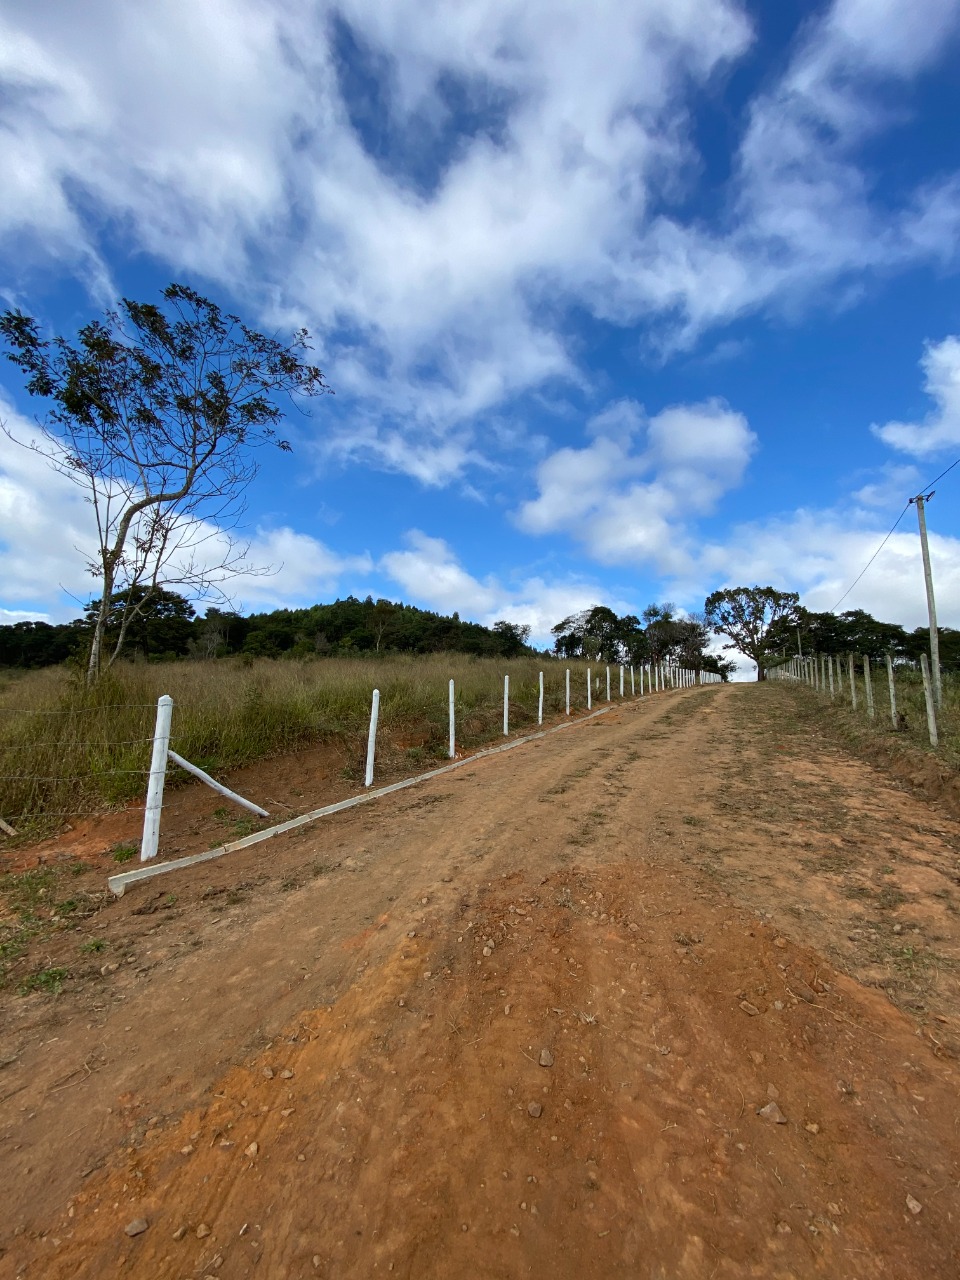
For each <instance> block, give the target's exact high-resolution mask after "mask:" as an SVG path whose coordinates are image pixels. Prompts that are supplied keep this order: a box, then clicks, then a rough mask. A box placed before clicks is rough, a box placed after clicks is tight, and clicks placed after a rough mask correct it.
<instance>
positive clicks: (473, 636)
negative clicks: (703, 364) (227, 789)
mask: <svg viewBox="0 0 960 1280" xmlns="http://www.w3.org/2000/svg"><path fill="white" fill-rule="evenodd" d="M135 590H136V589H135ZM128 605H129V602H128V601H126V599H125V598H119V596H118V598H117V599H116V600H115V601H114V602H113V604H112V607H111V610H110V615H111V617H112V619H113V622H112V627H111V626H108V630H107V637H108V640H109V638H110V635H111V631H112V630H113V629H118V628H119V627H120V626H121V625H122V619H123V618H124V616H129V608H128ZM99 614H100V601H99V600H93V601H91V602H90V604H89V605H88V606H87V608H86V609H85V611H84V615H83V617H80V618H76V619H75V620H74V621H72V622H67V623H61V624H53V623H48V622H39V621H38V622H15V623H12V624H8V625H5V626H0V667H7V668H21V669H23V668H38V667H48V666H54V665H57V664H59V663H63V662H72V663H76V664H80V663H82V662H83V661H84V660H85V658H86V655H87V654H88V652H89V646H90V639H91V632H92V629H93V620H94V619H95V618H97V617H98V616H99ZM552 634H553V638H554V644H553V649H552V653H553V655H554V656H555V657H557V658H560V659H563V658H568V659H582V660H586V661H594V662H609V663H619V662H624V663H634V664H640V663H642V662H665V661H670V662H677V663H679V664H681V665H683V666H688V667H691V668H694V669H697V670H703V671H714V672H716V673H717V674H719V675H721V676H723V677H724V678H727V676H728V675H729V674H730V673H731V671H732V670H733V668H734V664H733V663H732V662H730V661H728V660H727V659H725V658H723V657H718V655H717V654H714V653H708V652H707V647H708V645H709V643H710V641H711V638H712V633H711V629H710V627H709V625H708V623H707V621H706V619H705V617H704V615H702V614H691V615H683V616H681V615H679V614H678V612H677V611H676V609H675V608H674V606H673V605H671V604H669V603H664V604H651V605H649V606H648V607H647V608H646V609H644V610H643V612H642V613H641V614H640V615H635V614H624V615H622V616H620V615H618V614H616V613H615V612H614V611H613V610H612V609H609V608H607V607H606V606H605V605H595V606H594V607H593V608H590V609H584V610H581V611H580V612H579V613H575V614H571V615H570V616H569V617H567V618H564V619H563V620H562V621H561V622H558V623H557V624H556V626H554V627H553V628H552ZM529 638H530V628H529V627H528V626H523V625H519V624H517V623H515V622H507V621H500V622H496V623H494V624H493V626H491V627H486V626H483V625H481V624H480V623H478V622H468V621H464V620H463V619H461V618H460V616H459V614H457V613H454V614H452V615H451V616H446V615H444V614H439V613H433V612H431V611H430V610H427V609H420V608H417V607H416V606H415V605H409V604H403V603H395V602H394V601H391V600H385V599H378V600H374V599H373V597H372V596H367V597H366V599H364V600H360V599H358V598H357V597H355V596H348V597H347V598H346V599H344V600H335V601H334V602H333V603H332V604H315V605H312V606H310V607H309V608H305V609H275V610H272V611H271V612H268V613H253V614H248V615H246V616H244V615H241V614H239V613H234V612H231V611H229V610H224V609H216V608H210V609H207V610H206V612H205V613H204V614H203V615H200V614H197V613H196V612H195V610H194V608H193V606H192V605H191V604H190V602H189V601H188V600H187V599H186V598H185V597H184V596H181V595H179V594H178V593H176V592H174V591H164V590H161V591H159V592H156V593H154V595H153V598H152V599H151V600H150V601H149V602H147V603H146V606H145V608H144V609H143V612H142V613H138V614H137V616H136V617H135V618H134V620H133V622H131V623H129V624H128V632H127V635H126V640H125V645H124V653H125V656H126V657H128V658H135V659H139V660H148V661H154V662H156V661H169V660H173V659H182V658H224V657H230V656H236V655H246V656H248V657H250V658H307V657H318V658H322V657H349V656H351V655H356V656H373V655H376V654H385V653H410V654H424V653H441V652H450V653H466V654H474V655H476V656H477V657H500V658H515V657H521V656H524V655H531V654H534V653H536V652H538V651H537V650H536V649H534V648H533V647H532V646H531V645H530V644H529ZM926 644H927V632H926V629H925V628H922V627H918V628H917V629H916V630H915V631H912V632H907V631H906V630H905V629H904V628H903V627H901V626H899V625H898V624H896V623H886V622H879V621H878V620H877V619H876V618H873V617H871V615H870V614H868V613H865V612H864V611H863V610H862V609H853V610H848V611H847V612H846V613H842V614H839V615H835V614H831V613H812V612H810V611H809V610H806V609H803V608H802V607H801V608H798V609H796V610H794V611H792V612H791V613H790V614H789V616H786V617H784V618H781V619H780V620H778V621H777V622H775V623H773V625H772V626H771V627H770V629H769V631H768V632H767V634H766V636H765V645H766V649H767V652H768V653H769V655H770V658H771V659H772V660H773V662H774V665H775V663H776V655H783V656H784V657H786V656H788V655H791V654H794V653H796V652H797V649H798V646H799V648H800V649H801V650H802V652H803V653H805V654H812V653H834V654H841V653H848V652H853V653H856V654H867V655H868V656H869V657H870V658H871V659H877V660H882V658H883V656H884V655H885V654H886V653H890V654H892V655H893V657H894V660H895V661H903V662H910V663H914V662H916V661H917V660H918V659H919V655H920V653H921V652H922V651H923V650H924V648H925V646H926ZM940 648H941V657H942V665H943V668H944V670H946V671H958V670H960V632H958V631H954V630H952V629H951V628H949V627H942V628H941V629H940ZM768 660H769V659H768Z"/></svg>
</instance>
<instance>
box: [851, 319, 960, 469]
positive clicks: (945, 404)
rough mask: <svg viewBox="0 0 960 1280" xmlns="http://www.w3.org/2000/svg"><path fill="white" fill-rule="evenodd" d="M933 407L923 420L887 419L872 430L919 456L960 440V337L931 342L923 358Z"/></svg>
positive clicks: (882, 437) (891, 443) (928, 391)
mask: <svg viewBox="0 0 960 1280" xmlns="http://www.w3.org/2000/svg"><path fill="white" fill-rule="evenodd" d="M920 367H921V369H923V389H924V391H925V392H926V393H927V395H928V396H929V397H930V399H931V400H932V401H933V406H934V407H933V408H932V409H931V410H930V412H929V413H928V414H927V415H926V417H925V418H924V419H923V420H922V421H920V422H887V423H884V425H883V426H878V425H876V424H874V425H873V427H872V428H871V430H872V431H873V433H874V434H875V435H876V436H878V437H879V438H880V439H881V440H882V441H883V442H884V444H887V445H889V446H890V447H891V449H899V450H900V451H901V452H902V453H912V454H914V456H916V457H919V458H925V457H929V456H930V455H931V454H934V453H937V452H938V451H939V450H941V449H952V448H955V447H956V446H957V445H958V444H960V337H957V336H956V335H953V334H951V335H950V336H948V337H946V338H944V339H943V341H942V342H931V343H929V344H928V346H927V349H926V351H925V352H924V355H923V359H922V360H921V361H920Z"/></svg>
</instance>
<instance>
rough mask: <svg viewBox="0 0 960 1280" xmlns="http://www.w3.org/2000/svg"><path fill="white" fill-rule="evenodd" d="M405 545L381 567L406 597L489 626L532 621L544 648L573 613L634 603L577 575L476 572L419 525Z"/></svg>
mask: <svg viewBox="0 0 960 1280" xmlns="http://www.w3.org/2000/svg"><path fill="white" fill-rule="evenodd" d="M404 542H405V544H406V545H405V548H404V549H403V550H398V551H390V552H388V553H387V554H386V555H385V556H383V557H382V558H381V560H380V562H379V565H378V568H379V569H380V570H381V571H382V572H383V573H385V574H386V575H387V576H388V577H389V578H391V579H392V580H393V581H394V582H395V583H396V584H397V585H398V586H399V587H400V589H401V591H402V592H404V593H405V594H406V595H407V597H408V598H412V599H413V600H415V601H416V602H417V603H418V604H420V605H422V606H425V607H427V608H431V609H436V610H437V611H438V612H441V613H447V614H450V613H454V612H456V613H460V614H463V615H464V616H465V617H468V618H471V619H473V620H475V621H477V622H480V623H482V624H484V625H485V626H491V625H492V624H493V623H494V622H497V621H499V620H500V619H504V620H505V621H507V622H516V623H518V624H520V625H528V626H529V627H530V628H531V641H532V643H533V644H536V645H539V646H540V647H541V648H546V647H550V646H552V644H553V636H552V635H551V634H550V629H551V627H553V626H555V625H556V623H558V622H560V621H561V619H563V618H565V617H566V616H567V615H568V614H570V613H575V612H576V611H577V610H579V609H586V608H589V607H590V606H591V605H595V604H606V605H609V606H610V608H612V609H615V610H617V612H619V613H626V612H632V611H633V610H634V609H635V605H632V604H630V603H629V602H627V601H625V600H622V599H619V598H617V597H615V596H612V595H611V594H610V592H609V591H608V590H607V589H606V588H604V587H603V586H602V585H599V584H597V583H594V582H590V581H587V580H585V579H583V578H576V577H573V576H569V577H565V578H557V579H554V580H552V581H551V580H547V579H544V578H542V577H540V576H537V575H532V576H530V577H526V578H522V579H521V580H520V581H519V582H509V583H504V582H502V581H501V580H500V579H499V578H497V577H496V575H494V574H488V575H486V576H485V577H483V578H476V577H474V576H473V575H472V574H471V573H469V572H468V570H466V569H465V568H464V567H463V565H462V564H461V562H460V560H459V558H458V556H457V554H456V552H455V551H454V550H453V548H452V547H451V546H450V545H449V543H447V542H446V541H445V540H444V539H443V538H433V537H430V536H429V535H427V534H425V533H422V532H421V531H420V530H419V529H411V530H410V531H408V533H407V534H406V535H405V537H404Z"/></svg>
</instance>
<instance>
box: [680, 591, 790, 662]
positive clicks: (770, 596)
mask: <svg viewBox="0 0 960 1280" xmlns="http://www.w3.org/2000/svg"><path fill="white" fill-rule="evenodd" d="M799 604H800V597H799V595H798V594H797V592H796V591H777V590H775V589H774V588H773V587H728V588H726V589H725V590H723V591H714V592H712V593H711V594H710V595H709V596H707V598H706V600H705V602H704V606H703V612H704V621H705V622H706V624H707V626H709V627H710V628H711V629H712V630H713V631H715V632H717V633H718V634H719V635H722V636H727V637H728V639H729V644H725V645H724V646H723V647H724V649H738V650H739V651H740V653H742V654H745V655H746V657H748V658H751V659H752V660H753V661H754V662H755V663H756V664H757V679H758V680H764V679H765V678H766V673H765V670H764V667H765V663H766V659H767V656H768V654H770V653H772V652H774V651H775V649H776V637H775V636H774V638H773V639H771V636H770V629H771V627H773V626H774V624H776V623H777V622H779V621H781V620H783V619H785V618H788V617H789V618H792V617H795V616H796V610H797V608H798V606H799Z"/></svg>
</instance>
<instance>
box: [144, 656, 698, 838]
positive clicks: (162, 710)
mask: <svg viewBox="0 0 960 1280" xmlns="http://www.w3.org/2000/svg"><path fill="white" fill-rule="evenodd" d="M626 672H627V668H626V667H624V666H623V665H621V667H620V697H621V698H622V697H624V694H625V688H626ZM629 672H630V696H631V697H632V698H633V697H636V692H637V683H639V686H640V696H641V697H642V696H643V695H644V683H645V682H646V692H647V693H659V692H661V691H662V690H664V689H683V688H688V687H690V686H692V685H696V684H713V683H715V682H716V681H718V680H719V679H720V677H719V676H718V675H716V674H715V673H714V672H712V671H691V670H688V669H687V668H685V667H679V666H676V665H674V664H672V663H646V664H645V665H644V666H641V667H640V668H639V670H638V672H636V673H635V672H634V668H633V667H630V668H629ZM606 674H607V702H610V701H611V684H610V668H609V667H607V672H606ZM637 675H639V682H638V681H637ZM594 682H596V688H597V691H598V692H599V689H600V677H599V676H596V677H594V675H593V672H592V669H591V668H590V667H587V710H588V711H590V710H592V708H593V690H594ZM565 691H566V713H567V715H570V669H569V667H568V668H567V671H566V679H565ZM449 709H450V743H449V749H448V754H449V756H450V759H451V760H453V759H454V758H455V756H456V753H457V740H456V689H455V686H454V682H453V680H451V681H450V685H449ZM172 717H173V699H172V698H171V697H170V696H169V694H163V696H162V697H161V698H160V699H159V701H158V702H157V722H156V727H155V729H154V734H153V749H152V757H151V761H150V774H149V779H148V782H147V801H146V805H145V807H144V815H143V838H142V840H141V841H140V861H141V862H148V861H149V860H150V859H151V858H155V857H156V856H157V848H158V846H159V841H160V817H161V813H162V810H163V790H164V782H165V780H166V775H167V769H168V767H169V765H170V764H171V763H173V764H175V765H177V766H178V767H179V768H181V769H184V770H186V772H187V773H190V774H192V775H193V776H194V777H195V778H198V779H199V780H200V781H201V782H204V783H206V785H207V786H208V787H211V788H212V789H213V790H214V791H216V792H217V793H218V794H219V795H222V796H223V797H224V798H225V799H227V800H230V801H232V802H233V803H234V804H237V805H240V806H241V807H242V808H244V809H247V810H249V811H250V812H251V813H254V814H256V815H257V817H259V818H268V817H269V816H270V815H269V813H268V812H267V810H266V809H262V808H261V807H260V806H259V805H258V804H254V803H253V801H252V800H247V799H246V798H245V797H243V796H240V795H237V793H236V792H235V791H231V790H230V789H229V787H225V786H224V785H223V783H221V782H217V780H216V779H215V778H211V777H210V775H209V774H208V773H205V772H204V771H203V769H200V768H198V767H197V766H196V765H195V764H191V762H190V761H189V760H185V759H184V758H183V756H181V755H178V754H177V752H176V751H174V750H173V749H172V747H171V746H170V726H171V721H172ZM379 719H380V690H379V689H374V691H373V700H372V703H371V706H370V728H369V731H368V733H367V767H366V773H365V775H364V783H365V785H366V786H368V787H370V786H372V785H373V765H374V758H375V756H376V749H377V725H378V722H379ZM537 723H538V724H543V672H542V671H541V672H540V679H539V697H538V700H537ZM509 734H510V677H509V675H505V676H504V677H503V735H504V737H508V736H509Z"/></svg>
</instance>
